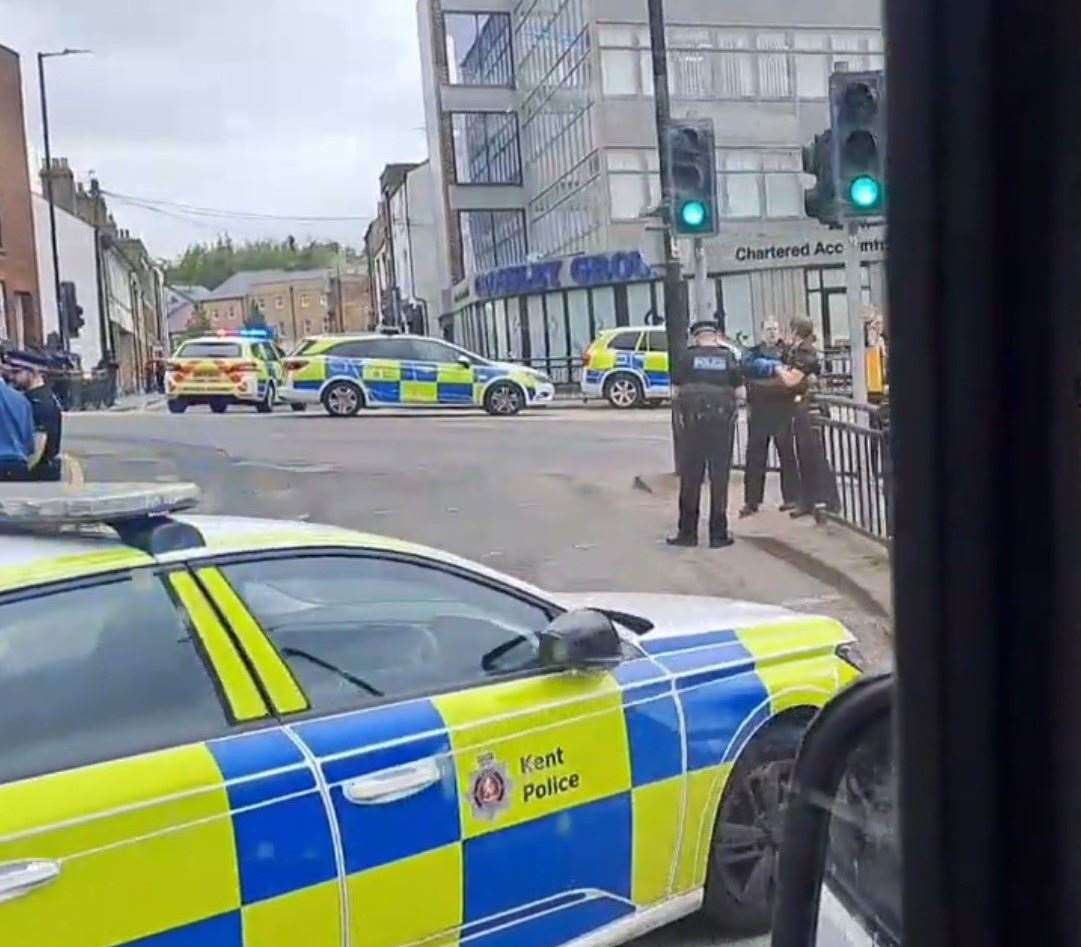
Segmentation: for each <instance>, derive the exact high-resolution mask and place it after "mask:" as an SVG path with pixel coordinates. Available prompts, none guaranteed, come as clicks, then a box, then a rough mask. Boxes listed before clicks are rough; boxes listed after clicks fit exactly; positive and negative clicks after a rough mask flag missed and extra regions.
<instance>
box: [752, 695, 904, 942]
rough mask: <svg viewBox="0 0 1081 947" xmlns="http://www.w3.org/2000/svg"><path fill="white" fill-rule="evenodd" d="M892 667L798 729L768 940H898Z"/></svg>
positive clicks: (898, 860)
mask: <svg viewBox="0 0 1081 947" xmlns="http://www.w3.org/2000/svg"><path fill="white" fill-rule="evenodd" d="M893 695H894V686H893V678H892V676H883V677H874V678H864V679H863V680H860V681H857V682H856V683H855V684H853V685H852V686H851V687H850V688H848V689H847V690H846V691H844V692H843V693H841V694H840V695H838V696H837V697H836V698H835V699H834V700H833V701H832V702H831V703H830V704H828V705H827V706H826V707H825V708H824V709H823V710H822V712H821V713H820V714H819V715H818V717H817V718H816V719H815V721H814V723H812V724H811V726H810V728H809V729H808V730H807V733H806V735H805V736H804V738H803V745H802V747H801V748H800V753H799V757H798V758H797V760H796V769H795V773H794V775H793V779H792V788H791V790H790V792H789V796H788V805H787V811H786V813H785V823H784V835H783V838H782V841H781V850H780V864H779V866H778V875H777V878H778V883H777V898H776V902H775V908H774V925H773V939H772V947H864V945H866V947H900V945H901V944H902V943H903V933H902V927H901V845H900V831H899V825H898V808H897V767H896V755H895V753H894V751H893V729H892V726H893V725H892V715H893Z"/></svg>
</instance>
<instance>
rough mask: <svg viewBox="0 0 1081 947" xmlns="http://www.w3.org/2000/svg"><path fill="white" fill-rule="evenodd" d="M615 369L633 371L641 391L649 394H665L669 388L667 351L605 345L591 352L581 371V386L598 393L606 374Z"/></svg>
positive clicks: (670, 380)
mask: <svg viewBox="0 0 1081 947" xmlns="http://www.w3.org/2000/svg"><path fill="white" fill-rule="evenodd" d="M616 371H625V372H626V371H629V372H632V373H633V374H635V375H637V376H638V378H639V379H640V380H641V382H642V386H643V388H644V389H645V393H646V394H647V395H650V396H652V397H661V396H663V395H667V394H668V392H669V389H670V388H671V384H672V379H671V375H670V374H669V370H668V353H667V352H620V351H617V350H615V349H609V348H599V349H596V350H595V351H594V352H593V354H592V357H591V358H590V363H589V367H588V368H587V369H586V370H585V372H584V373H583V375H582V386H583V388H585V389H587V390H588V391H590V392H593V393H596V394H600V393H602V392H603V390H604V383H605V382H606V381H607V380H608V377H609V376H610V375H611V374H612V373H613V372H616Z"/></svg>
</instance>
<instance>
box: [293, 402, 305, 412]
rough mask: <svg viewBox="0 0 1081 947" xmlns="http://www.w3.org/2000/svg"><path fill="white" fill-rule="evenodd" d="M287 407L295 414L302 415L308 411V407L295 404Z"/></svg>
mask: <svg viewBox="0 0 1081 947" xmlns="http://www.w3.org/2000/svg"><path fill="white" fill-rule="evenodd" d="M289 407H290V409H291V410H293V411H295V412H296V413H297V414H303V413H304V412H305V411H307V410H308V406H307V405H306V404H296V403H295V402H294V403H293V404H291V405H289Z"/></svg>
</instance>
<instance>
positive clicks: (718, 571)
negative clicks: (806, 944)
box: [65, 406, 886, 947]
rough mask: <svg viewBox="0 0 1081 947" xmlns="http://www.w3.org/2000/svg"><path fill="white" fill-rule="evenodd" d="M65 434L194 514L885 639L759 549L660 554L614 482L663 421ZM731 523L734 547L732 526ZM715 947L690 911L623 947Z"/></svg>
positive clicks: (132, 420)
mask: <svg viewBox="0 0 1081 947" xmlns="http://www.w3.org/2000/svg"><path fill="white" fill-rule="evenodd" d="M66 424H67V430H66V442H65V450H66V452H67V453H69V454H71V455H73V456H74V457H75V458H76V459H77V460H78V461H79V464H80V466H81V467H82V468H83V472H84V474H85V476H86V478H87V480H141V481H159V482H168V481H173V480H191V481H194V482H196V483H198V484H199V485H200V486H201V487H202V490H203V502H202V504H201V507H200V509H201V511H203V512H211V513H214V512H220V513H224V512H228V513H230V514H237V515H251V516H264V517H281V518H287V519H303V520H307V521H311V522H325V523H332V524H335V525H341V526H347V527H351V528H356V529H361V530H366V531H371V532H376V533H383V534H390V535H394V536H398V537H401V538H404V539H409V540H413V541H416V542H421V543H425V544H428V545H431V546H436V547H439V548H441V549H446V550H449V551H451V552H454V553H458V554H460V555H462V556H466V557H468V558H471V559H473V560H476V561H479V562H482V563H484V564H486V565H488V566H490V567H493V568H496V569H500V570H502V571H505V572H509V573H513V574H515V575H518V576H521V577H523V578H526V579H528V580H530V581H532V582H535V583H537V584H538V585H540V586H542V587H544V588H548V589H551V590H555V591H592V590H600V589H614V590H625V591H652V592H678V593H698V594H711V595H721V596H730V597H736V598H745V599H751V600H756V601H760V602H766V603H772V604H785V605H789V606H791V607H794V608H798V609H803V610H808V611H816V612H821V613H825V614H829V615H832V616H834V617H836V618H838V619H840V620H841V621H843V622H844V623H845V624H846V625H847V626H848V627H849V628H850V629H851V630H852V631H853V632H855V633H856V634H857V635H858V636H859V637H860V639H861V643H862V644H863V646H864V648H865V650H869V651H871V652H872V653H877V652H878V651H880V650H882V649H883V648H885V647H886V646H885V644H884V643H883V642H882V641H881V618H880V616H876V615H874V614H870V613H869V612H868V610H867V608H866V605H865V603H862V602H861V601H860V600H859V598H858V597H853V596H851V595H849V594H846V589H845V587H844V586H840V587H838V586H837V585H834V584H830V583H829V582H828V581H826V580H824V579H823V578H822V577H821V576H816V575H814V574H813V573H812V572H811V571H809V570H806V569H801V568H797V566H796V565H793V564H792V563H791V562H790V561H786V558H784V557H780V556H777V555H774V554H771V553H770V552H768V551H765V549H764V548H763V547H762V545H761V544H758V543H755V542H752V541H750V540H746V541H741V542H737V544H736V546H735V547H733V548H732V549H728V550H723V551H716V552H714V551H710V550H708V549H706V548H700V549H697V550H673V549H670V548H669V547H667V546H666V545H665V544H664V536H665V535H666V533H667V532H668V531H670V530H671V528H672V526H673V519H674V510H673V509H670V507H671V505H672V504H671V503H670V502H669V501H668V500H666V499H664V498H660V497H654V496H650V495H649V494H646V493H642V492H640V491H637V490H634V489H632V481H633V480H634V478H635V476H638V475H649V474H657V473H663V472H664V471H666V470H668V469H669V468H670V466H671V446H670V427H669V424H670V416H669V413H668V412H667V411H663V410H654V411H635V412H629V413H618V412H615V411H612V410H610V409H608V408H604V407H597V408H593V407H590V408H582V407H580V406H568V407H556V408H552V409H550V410H548V411H543V412H537V413H531V414H526V415H523V416H521V417H519V418H517V419H511V420H502V419H493V418H489V417H487V416H485V415H483V414H481V413H479V412H478V413H474V412H460V413H454V412H438V411H436V412H422V413H406V412H397V411H395V412H371V413H366V414H363V415H362V416H360V417H358V418H356V419H353V420H349V421H336V420H332V419H330V418H327V417H326V416H325V415H324V414H323V413H322V412H321V411H309V412H308V413H306V414H292V413H290V412H288V411H286V410H283V409H281V408H279V409H278V411H276V412H275V413H274V414H273V415H272V416H270V417H266V416H257V415H256V414H254V412H251V411H249V410H247V409H234V410H233V411H231V412H230V413H229V414H226V415H224V416H213V415H211V414H210V413H209V412H207V411H205V410H193V411H191V412H189V413H188V414H187V415H184V416H183V417H173V416H170V415H168V414H166V413H164V412H162V411H160V410H148V411H133V412H128V413H96V414H70V415H68V416H67V418H66ZM771 479H772V478H771ZM785 520H786V521H787V517H786V518H785ZM787 528H789V529H791V530H792V531H798V530H805V529H806V530H813V529H814V527H813V526H809V525H806V524H804V523H799V524H796V523H792V524H791V525H790V526H788V527H787ZM735 530H736V534H737V537H738V536H739V531H740V525H739V524H738V523H737V524H735ZM767 548H768V547H767ZM720 942H721V941H717V940H716V939H715V938H711V937H710V935H709V934H708V933H706V932H705V931H704V930H703V929H702V926H701V924H700V923H698V922H696V921H695V920H693V919H692V920H690V921H687V922H685V923H684V924H681V925H676V927H675V928H670V929H669V930H666V931H664V932H661V933H658V934H655V935H652V936H651V937H647V938H645V939H643V940H641V941H639V942H638V944H639V947H665V945H675V944H680V945H686V947H704V945H707V944H713V943H720Z"/></svg>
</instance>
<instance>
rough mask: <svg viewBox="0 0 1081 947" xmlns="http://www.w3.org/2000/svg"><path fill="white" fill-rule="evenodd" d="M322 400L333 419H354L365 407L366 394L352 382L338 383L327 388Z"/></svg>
mask: <svg viewBox="0 0 1081 947" xmlns="http://www.w3.org/2000/svg"><path fill="white" fill-rule="evenodd" d="M322 400H323V407H324V408H325V409H326V412H327V414H329V415H330V416H331V417H332V418H353V417H356V416H357V414H358V412H359V411H360V409H361V408H363V407H364V392H363V391H361V390H360V388H358V387H357V386H356V385H354V384H353V383H352V382H350V381H336V382H333V383H332V384H330V385H328V386H327V389H326V391H324V392H323V399H322Z"/></svg>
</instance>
